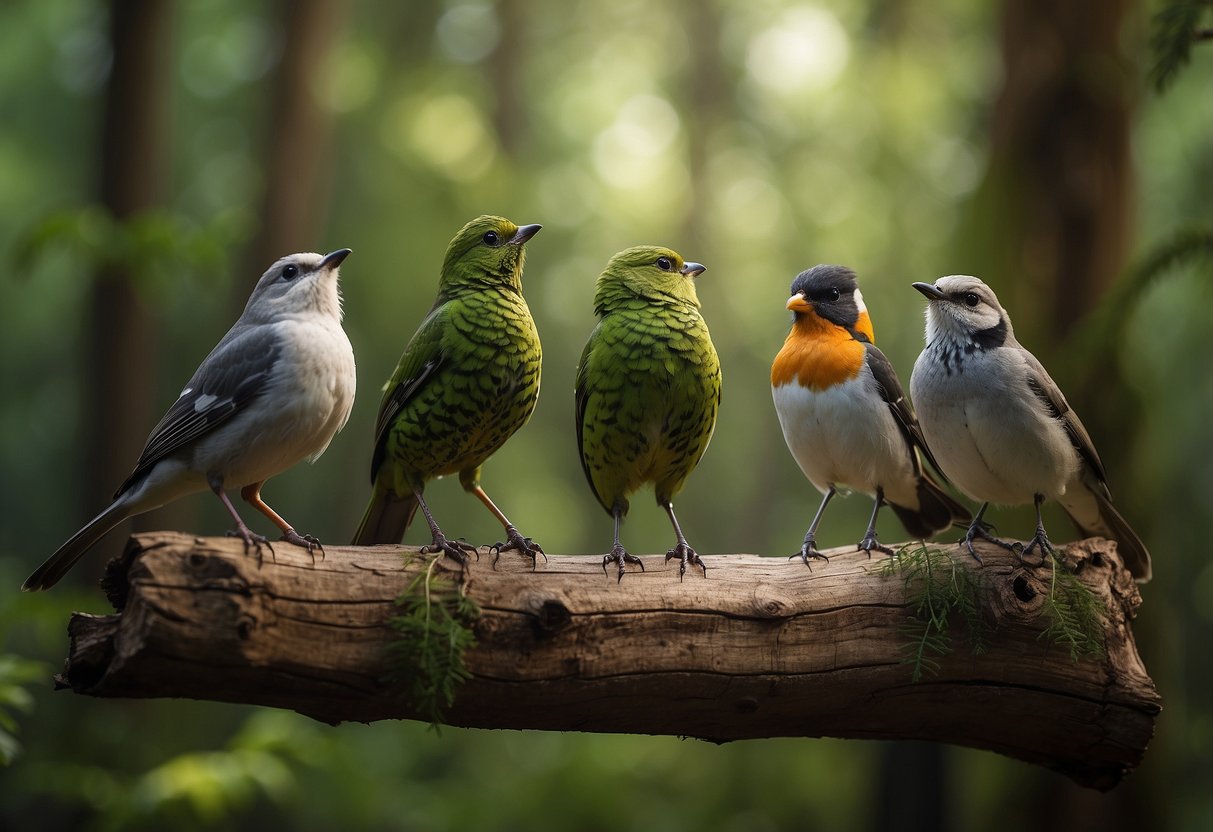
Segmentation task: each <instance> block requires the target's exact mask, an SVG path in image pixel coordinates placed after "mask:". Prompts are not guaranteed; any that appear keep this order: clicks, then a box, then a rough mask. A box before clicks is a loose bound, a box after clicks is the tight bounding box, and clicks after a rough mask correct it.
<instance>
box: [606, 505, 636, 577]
mask: <svg viewBox="0 0 1213 832" xmlns="http://www.w3.org/2000/svg"><path fill="white" fill-rule="evenodd" d="M611 514H612V515H613V516H614V517H615V545H614V546H612V547H611V552H610V554H607V555H603V556H602V574H603V575H605V574H607V564H608V563H610V562H611V561H614V562H615V563H616V564H617V565H618V566H619V577H618V578H616V579H615V583H619V582H620V581H622V580H623V572H624V569H623V567H624V565H625V564H628V563H634V564H636V565H637V566H639V567H640V571H641V572H643V571H644V561H642V560H641V559H640V558H638V557H636V556H635V555H629V554H628V551H627V549H624V548H623V544H622V543H620V542H619V524H620V523H622V522H623V511H622V510H621V509H619V508H615V509H614V510H613V511H612V512H611Z"/></svg>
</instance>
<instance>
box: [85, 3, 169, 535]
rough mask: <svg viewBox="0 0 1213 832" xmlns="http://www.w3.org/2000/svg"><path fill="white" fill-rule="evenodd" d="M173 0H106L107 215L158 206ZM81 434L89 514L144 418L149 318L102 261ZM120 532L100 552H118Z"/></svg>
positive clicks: (132, 452)
mask: <svg viewBox="0 0 1213 832" xmlns="http://www.w3.org/2000/svg"><path fill="white" fill-rule="evenodd" d="M171 24H172V6H171V4H169V3H165V2H163V0H113V2H112V3H111V4H110V38H111V45H112V48H113V56H114V59H113V67H112V69H111V71H110V77H109V83H108V85H107V89H106V95H105V111H104V117H103V119H104V120H103V124H102V136H101V159H100V182H99V187H98V191H99V197H100V201H101V204H102V205H103V206H104V207H105V208H106V209H107V210H108V211H109V212H110V214H111V215H112V216H113V217H114V219H115V220H117V221H119V222H121V221H124V220H129V219H130V218H132V217H134V216H136V215H138V214H139V213H141V212H144V211H147V210H149V209H151V208H154V207H156V206H158V205H160V204H161V202H162V196H163V190H164V172H165V168H166V164H167V161H168V159H167V156H168V146H169V143H168V140H167V139H166V137H165V130H164V128H165V123H166V106H167V96H166V92H165V87H166V84H167V80H168V78H169V72H168V71H167V69H166V68H167V65H168V54H169V47H170V45H171V37H170V35H171V31H172V26H171ZM88 328H89V329H88V340H87V345H86V349H87V354H86V357H85V361H84V366H86V367H88V378H87V380H86V382H85V391H84V396H85V398H84V402H85V404H84V405H83V406H82V408H81V412H82V413H83V417H82V418H83V422H82V426H81V427H82V434H83V436H84V438H85V441H84V459H85V464H84V466H83V471H84V495H83V496H84V498H85V503H86V506H85V510H84V511H82V512H81V516H84V517H88V516H91V515H92V514H93V513H94V512H96V511H97V509H98V507H99V506H104V505H106V504H107V503H108V502H109V500H110V498H111V496H112V495H113V493H114V488H115V487H116V486H117V485H118V484H119V483H120V482H122V481H123V480H124V479H126V477H127V475H128V474H130V472H131V468H132V467H133V466H134V464H135V460H136V459H137V458H138V456H139V451H140V449H141V448H142V447H143V438H144V436H145V434H146V431H147V429H149V428H150V427H151V426H152V422H151V421H150V419H149V416H150V415H151V414H152V412H153V410H154V409H155V396H154V393H153V391H154V381H155V378H156V372H155V364H154V356H155V355H156V350H155V349H154V347H153V345H154V343H155V339H156V329H157V328H156V326H155V323H154V321H153V318H152V316H151V314H150V313H149V312H148V310H147V309H146V308H145V306H144V303H143V300H142V298H141V297H140V292H139V287H138V285H137V283H136V280H135V278H134V276H133V275H132V274H131V273H130V269H129V267H128V265H126V264H118V263H117V262H114V263H111V264H107V265H103V266H100V267H99V269H98V271H97V274H96V275H95V276H94V279H93V286H92V299H91V301H90V304H89V321H88ZM120 539H121V538H120V537H118V536H114V537H111V538H110V540H108V541H102V542H101V543H100V544H98V545H99V547H101V550H102V551H105V550H106V549H108V553H109V554H115V553H117V552H118V551H119V548H118V543H117V541H118V540H120Z"/></svg>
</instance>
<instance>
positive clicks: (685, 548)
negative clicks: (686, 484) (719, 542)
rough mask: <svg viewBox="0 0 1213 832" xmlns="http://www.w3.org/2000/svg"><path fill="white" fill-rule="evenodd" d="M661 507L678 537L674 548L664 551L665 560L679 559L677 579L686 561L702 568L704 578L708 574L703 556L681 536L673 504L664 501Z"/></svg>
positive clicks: (684, 569) (685, 566) (679, 577)
mask: <svg viewBox="0 0 1213 832" xmlns="http://www.w3.org/2000/svg"><path fill="white" fill-rule="evenodd" d="M661 507H662V508H664V509H665V513H666V514H668V515H670V522H671V523H673V524H674V535H675V536H676V537H677V538H678V542H677V543H675V544H674V548H673V549H670V550H669V551H668V552H666V553H665V559H666V561H667V562H668V561H670V560H672V559H673V558H679V559H680V562H679V564H678V580H680V581H681V580H682V577H683V575H685V574H686V571H687V564H688V563H690V564H693V565H694V566H698V567H699V568H700V569H702V570H703V576H704V577H705V578H706V577H707V576H708V567H707V566H706V565H705V564H704V562H703V558H701V557H699V553H698V552H696V551H695V550H694V549H692V548H691V545H690V544H689V543H687V539H686V538H685V537H683V536H682V529H681V528H679V526H678V518H677V517H675V516H674V504H673V503H670V502H666V503H663V504H662V506H661Z"/></svg>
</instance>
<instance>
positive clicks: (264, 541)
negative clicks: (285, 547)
mask: <svg viewBox="0 0 1213 832" xmlns="http://www.w3.org/2000/svg"><path fill="white" fill-rule="evenodd" d="M227 536H228V537H238V538H240V539H241V540H242V541H244V553H245V554H246V555H247V554H248V550H249V547H250V546H251V547H252V549H253V551H255V552H256V553H257V566H258V567H260V566H261V564H262V562H263V558H262V555H261V547H262V546H264V547H265V548H267V549H269V550H270V559H271V560H273V561H274V562H275V563H277V562H278V558H277V556H275V554H274V546H273V544H272V543H270V541H269V539H268V538H266V537H265V536H264V535H260V534H257V533H256V532H254V531H251V530H250V529H249V527H248V526H246V525H244V524H243V523H241V524H240V525H239V526H237V527H236V528H234V529H231V530H229V531H228V532H227Z"/></svg>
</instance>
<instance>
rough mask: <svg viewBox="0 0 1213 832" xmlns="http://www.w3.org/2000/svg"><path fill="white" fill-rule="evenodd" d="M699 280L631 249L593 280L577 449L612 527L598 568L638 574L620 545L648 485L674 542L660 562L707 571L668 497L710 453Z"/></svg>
mask: <svg viewBox="0 0 1213 832" xmlns="http://www.w3.org/2000/svg"><path fill="white" fill-rule="evenodd" d="M703 271H704V267H703V266H701V265H700V264H698V263H687V262H684V261H683V259H682V256H681V255H679V254H678V253H677V252H675V251H671V250H670V249H668V248H661V247H658V246H637V247H635V248H629V249H626V250H625V251H621V252H619V253H618V254H616V255H615V256H614V257H612V258H611V260H610V262H608V263H607V266H606V269H605V270H604V271H603V272H602V274H601V275H600V276H599V278H598V285H597V289H596V292H595V294H594V313H595V314H596V315H598V317H599V318H600V320H599V322H598V325H597V326H596V327H595V328H594V331H593V333H591V334H590V340H589V343H587V344H586V345H585V352H583V353H582V355H581V363H580V365H579V366H578V367H577V388H576V393H577V446H578V449H579V451H580V453H581V466H582V468H583V469H584V470H585V476H586V479H588V480H589V482H590V488H592V489H593V490H594V496H595V497H597V498H598V502H599V503H601V504H602V507H603V508H605V509H606V510H607V512H608V513H609V514H610V515H611V516H612V517H613V518H614V520H615V545H614V546H612V547H611V552H610V554H608V555H605V556H604V557H603V559H602V570H603V572H605V571H606V568H607V564H608V563H610V562H611V561H614V562H615V563H616V565H617V566H618V568H619V578H618V580H622V579H623V574H624V565H625V564H628V563H635V564H639V566H640V568H641V570H642V571H643V570H644V563H643V562H641V560H640V558H637V557H635V556H633V555H630V554H628V552H627V550H626V549H624V548H623V544H621V543H620V542H619V525H620V523H622V522H623V518H624V517H625V516H627V513H628V497H629V496H630V495H631V494H632V493H633V492H634V491H636V489H638V488H639V487H640V486H641V485H643V484H645V483H652V484H653V488H654V491H655V492H656V496H657V505H659V506H661V507H662V508H664V509H665V510H666V513H667V514H668V515H669V516H670V523H672V524H673V526H674V534H675V536H676V537H677V542H676V543H675V544H674V548H672V549H670V550H669V551H668V552H666V556H665V557H666V560H667V561H669V560H671V559H673V558H678V559H679V566H678V575H679V578H680V579H681V578H682V576H683V575H684V574H685V573H686V569H687V564H688V563H692V564H694V565H696V566H698V567H699V568H701V569H703V571H704V575H705V576H706V575H707V567H706V566H705V565H704V562H703V560H702V559H701V558H700V557H699V554H698V553H697V552H696V551H695V550H694V549H693V548H692V547H691V546H690V545H689V544H688V543H687V540H686V537H684V536H683V534H682V529H681V528H680V527H679V525H678V518H677V517H675V516H674V505H673V503H672V500H673V498H674V495H675V494H677V493H678V492H679V491H681V490H682V486H683V484H684V483H685V482H686V480H687V477H688V476H690V474H691V471H693V470H695V466H696V465H697V464H699V459H700V457H702V456H703V452H704V451H705V450H707V447H708V442H709V441H710V440H711V438H712V431H713V430H714V429H715V427H716V413H717V411H718V410H719V409H720V387H721V379H720V361H719V359H718V358H717V357H716V348H715V347H714V346H712V339H711V337H709V335H708V327H707V324H705V323H704V320H703V316H702V315H700V314H699V298H698V297H697V296H696V294H695V282H694V279H695V278H696V277H698V276H699V275H700V274H701V273H702V272H703Z"/></svg>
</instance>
